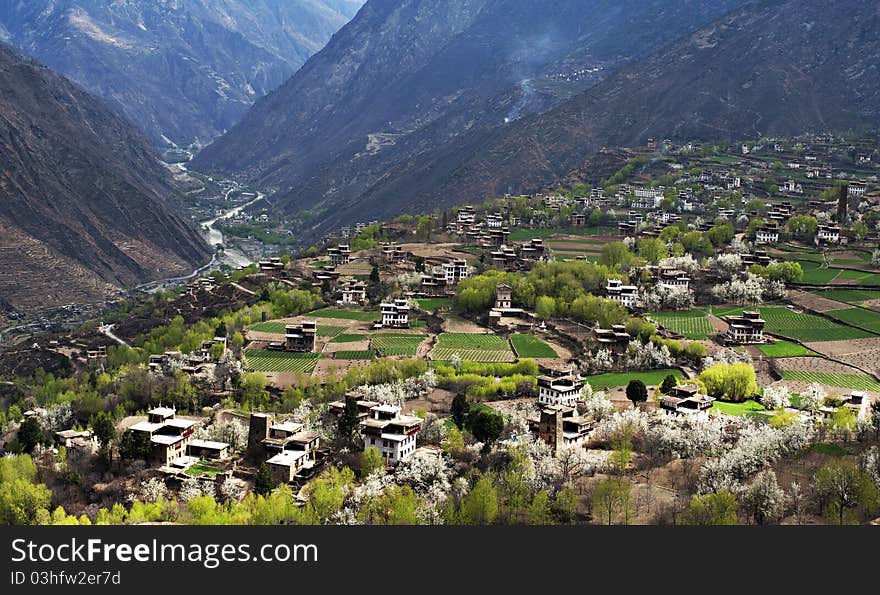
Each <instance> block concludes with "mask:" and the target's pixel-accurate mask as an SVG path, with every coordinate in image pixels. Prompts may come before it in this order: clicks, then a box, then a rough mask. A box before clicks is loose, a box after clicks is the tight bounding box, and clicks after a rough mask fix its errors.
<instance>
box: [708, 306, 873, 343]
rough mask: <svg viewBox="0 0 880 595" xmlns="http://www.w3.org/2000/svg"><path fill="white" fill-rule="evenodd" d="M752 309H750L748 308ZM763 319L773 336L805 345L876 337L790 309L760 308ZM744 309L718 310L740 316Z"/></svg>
mask: <svg viewBox="0 0 880 595" xmlns="http://www.w3.org/2000/svg"><path fill="white" fill-rule="evenodd" d="M747 309H750V308H747ZM758 310H759V311H760V312H761V317H762V318H763V319H764V320H766V321H767V326H766V327H765V328H764V330H765V331H767V332H768V333H770V334H771V335H780V336H782V337H790V338H792V339H796V340H798V341H803V342H805V343H808V342H811V341H844V340H847V339H866V338H870V337H874V336H876V335H873V334H871V333H869V332H868V331H863V330H861V329H857V328H852V327H849V326H843V325H841V324H837V323H836V322H834V321H832V320H828V319H827V318H820V317H819V316H813V315H812V314H797V313H795V312H792V311H791V310H789V309H788V308H781V307H767V308H758ZM742 311H743V308H727V309H717V310H716V314H717V315H719V316H723V315H731V314H740V313H742Z"/></svg>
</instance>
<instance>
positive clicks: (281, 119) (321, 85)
mask: <svg viewBox="0 0 880 595" xmlns="http://www.w3.org/2000/svg"><path fill="white" fill-rule="evenodd" d="M743 1H744V0H675V1H673V2H670V1H669V0H623V1H621V0H615V1H612V0H592V1H588V2H585V1H584V0H556V1H555V2H553V3H552V6H548V3H546V2H544V1H542V0H449V1H447V2H434V1H433V0H370V1H369V2H367V3H366V4H365V6H364V7H363V9H362V10H361V11H360V12H359V13H358V15H357V17H356V18H355V19H353V21H352V22H351V23H349V24H348V25H347V26H346V27H344V28H343V29H342V30H341V31H340V32H339V33H338V34H337V35H336V36H334V38H333V39H332V40H331V41H330V43H328V45H327V47H325V48H324V49H323V50H322V51H321V52H319V53H318V54H317V55H315V56H314V57H312V58H311V59H310V60H309V61H308V62H307V63H306V65H305V66H304V67H303V68H302V69H301V70H300V71H298V72H297V73H296V74H295V75H294V76H293V77H292V78H291V79H290V80H289V81H288V82H287V83H285V84H284V85H283V86H282V87H281V88H279V89H278V90H277V91H275V92H273V93H271V94H270V95H269V96H267V97H265V98H264V99H262V100H260V101H258V102H257V103H256V104H255V106H254V108H253V109H252V110H251V111H250V112H249V113H248V114H247V116H246V117H245V118H244V119H243V120H242V121H241V122H240V123H239V124H238V125H237V126H235V127H234V128H233V129H232V130H230V131H229V133H227V134H226V135H225V136H224V137H222V138H221V139H219V140H217V141H216V142H215V143H213V144H212V145H211V146H209V147H207V148H206V149H205V150H203V151H202V153H200V154H199V155H198V157H197V158H196V160H195V161H194V162H193V164H192V165H193V167H194V168H197V169H200V170H202V171H208V172H220V173H224V174H227V175H235V176H238V177H244V178H247V179H248V180H249V181H251V182H255V183H258V184H261V185H263V186H264V187H268V188H274V189H277V190H279V194H278V195H277V196H276V198H277V199H278V200H277V201H276V202H278V203H279V204H280V205H282V208H284V209H285V210H286V211H288V212H296V211H298V210H301V209H313V212H317V213H319V215H318V218H317V219H316V221H315V223H316V224H317V226H318V227H321V226H322V225H323V223H322V221H323V219H325V218H327V217H328V216H329V214H331V213H335V212H336V211H337V210H338V209H340V208H345V207H346V206H347V205H350V204H353V203H355V202H358V201H359V200H360V199H361V198H362V197H364V196H365V195H367V194H369V193H371V192H372V190H371V189H372V188H374V187H375V186H376V185H381V184H383V183H385V181H386V180H387V174H388V172H389V171H394V170H396V169H398V168H402V167H409V164H411V163H416V164H427V163H431V162H432V161H434V160H435V159H437V158H438V156H439V155H442V152H443V151H445V150H446V148H447V147H449V146H452V145H454V144H456V143H458V142H461V139H465V138H469V137H471V136H480V135H485V134H491V133H492V132H493V131H495V130H497V129H499V128H503V127H505V126H506V125H508V123H509V122H514V123H515V122H516V121H518V120H519V118H522V117H525V116H527V115H529V114H533V113H541V112H543V111H546V110H548V109H550V108H552V107H553V106H555V105H557V104H558V103H560V102H561V101H564V100H565V99H567V98H569V97H571V96H572V95H574V94H576V93H577V92H579V91H582V90H583V89H585V88H588V87H590V86H592V85H594V84H595V83H596V82H597V81H598V80H601V79H602V78H603V77H604V76H606V75H607V74H609V73H611V72H614V71H616V70H617V69H619V68H620V67H621V66H622V65H625V64H627V63H629V62H631V61H632V60H634V59H638V58H640V57H643V56H645V55H648V54H649V53H651V52H653V51H655V50H657V49H658V48H660V47H661V46H662V45H664V44H665V43H668V42H670V41H672V40H673V39H675V38H677V37H679V36H680V35H683V34H685V33H688V32H691V31H693V30H694V29H695V28H697V27H699V26H702V25H704V24H706V23H708V22H711V21H712V20H713V19H715V18H717V17H718V16H720V15H722V14H724V13H725V12H726V11H727V10H729V9H730V8H733V7H736V6H739V5H741V4H742V3H743ZM386 199H387V200H386ZM406 199H407V197H404V196H392V197H389V196H384V195H383V196H382V197H381V200H382V203H381V206H382V208H383V209H386V210H388V211H393V210H395V209H396V210H400V209H405V208H406ZM377 200H379V199H377ZM383 212H384V211H383ZM377 214H381V213H377Z"/></svg>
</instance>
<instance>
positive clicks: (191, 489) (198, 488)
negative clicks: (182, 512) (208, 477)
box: [179, 477, 204, 502]
mask: <svg viewBox="0 0 880 595" xmlns="http://www.w3.org/2000/svg"><path fill="white" fill-rule="evenodd" d="M203 494H204V490H202V484H201V482H200V481H199V480H198V479H196V478H195V477H187V478H186V479H184V480H183V481H182V482H181V484H180V492H179V495H180V499H181V500H183V501H184V502H188V501H190V500H192V499H193V498H198V497H199V496H201V495H203Z"/></svg>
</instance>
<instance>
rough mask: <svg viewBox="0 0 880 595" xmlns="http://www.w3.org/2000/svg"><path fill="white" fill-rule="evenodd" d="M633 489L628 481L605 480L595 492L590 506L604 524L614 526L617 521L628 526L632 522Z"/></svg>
mask: <svg viewBox="0 0 880 595" xmlns="http://www.w3.org/2000/svg"><path fill="white" fill-rule="evenodd" d="M630 498H631V487H630V485H629V482H627V481H618V480H617V479H614V478H610V477H609V478H608V479H603V480H602V481H601V482H599V485H598V486H596V489H595V491H593V498H592V500H591V501H590V506H591V508H592V510H593V515H594V516H595V517H596V518H597V519H599V520H600V521H601V522H602V523H605V524H608V525H612V524H614V521H615V520H616V519H620V521H621V522H622V523H623V524H625V525H627V524H629V521H630Z"/></svg>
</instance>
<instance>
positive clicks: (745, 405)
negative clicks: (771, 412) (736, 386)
mask: <svg viewBox="0 0 880 595" xmlns="http://www.w3.org/2000/svg"><path fill="white" fill-rule="evenodd" d="M766 410H767V408H766V407H764V406H763V405H761V404H760V403H759V402H757V401H754V400H749V401H743V402H742V403H727V402H724V401H715V402H714V403H712V409H711V411H712V412H714V413H723V414H725V415H736V416H740V415H749V414H750V413H757V412H759V411H766Z"/></svg>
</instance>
